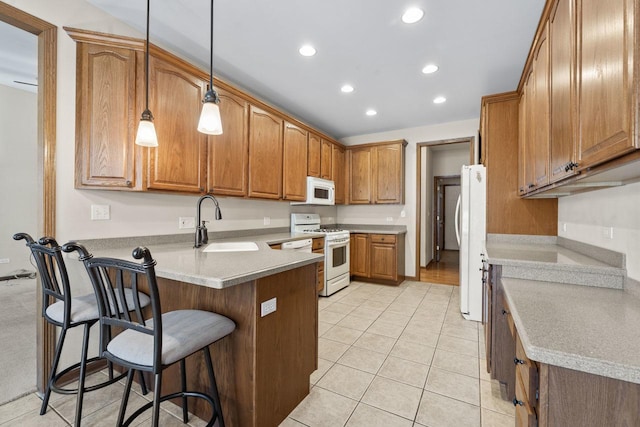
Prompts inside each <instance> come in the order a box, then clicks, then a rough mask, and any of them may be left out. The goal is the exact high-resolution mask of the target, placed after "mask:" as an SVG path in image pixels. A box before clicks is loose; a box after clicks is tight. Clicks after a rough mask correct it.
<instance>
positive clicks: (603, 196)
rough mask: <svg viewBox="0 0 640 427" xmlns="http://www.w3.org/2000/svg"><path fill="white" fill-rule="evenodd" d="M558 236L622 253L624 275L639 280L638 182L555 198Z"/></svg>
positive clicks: (639, 209) (639, 185)
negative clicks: (608, 232) (609, 232)
mask: <svg viewBox="0 0 640 427" xmlns="http://www.w3.org/2000/svg"><path fill="white" fill-rule="evenodd" d="M565 226H566V231H564V227H565ZM609 227H613V239H609V238H607V237H605V236H604V231H605V229H606V228H609ZM558 236H561V237H566V238H568V239H572V240H578V241H580V242H584V243H588V244H591V245H594V246H599V247H603V248H607V249H611V250H614V251H617V252H623V253H625V254H626V256H627V274H628V276H629V277H631V278H632V279H635V280H640V183H635V184H629V185H626V186H623V187H618V188H611V189H606V190H598V191H590V192H587V193H582V194H577V195H574V196H567V197H561V198H559V199H558Z"/></svg>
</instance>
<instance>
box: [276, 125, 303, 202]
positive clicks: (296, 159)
mask: <svg viewBox="0 0 640 427" xmlns="http://www.w3.org/2000/svg"><path fill="white" fill-rule="evenodd" d="M307 134H308V133H307V131H306V130H304V129H301V128H299V127H298V126H295V125H292V124H291V123H285V125H284V149H283V157H282V163H283V164H282V167H283V169H282V197H283V199H285V200H297V201H305V200H306V198H307Z"/></svg>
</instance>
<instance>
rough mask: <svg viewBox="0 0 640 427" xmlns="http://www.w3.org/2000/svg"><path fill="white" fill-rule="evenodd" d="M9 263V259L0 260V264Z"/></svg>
mask: <svg viewBox="0 0 640 427" xmlns="http://www.w3.org/2000/svg"><path fill="white" fill-rule="evenodd" d="M10 262H11V260H10V259H9V258H0V264H9V263H10Z"/></svg>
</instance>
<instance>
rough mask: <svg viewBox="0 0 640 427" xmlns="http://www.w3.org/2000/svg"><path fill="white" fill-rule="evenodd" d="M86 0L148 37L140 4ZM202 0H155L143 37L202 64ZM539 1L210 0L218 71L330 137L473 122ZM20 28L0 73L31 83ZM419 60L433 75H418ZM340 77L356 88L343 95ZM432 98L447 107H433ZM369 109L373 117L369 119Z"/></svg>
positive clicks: (525, 41) (512, 75) (518, 51)
mask: <svg viewBox="0 0 640 427" xmlns="http://www.w3.org/2000/svg"><path fill="white" fill-rule="evenodd" d="M87 1H88V2H89V3H91V4H93V5H95V6H97V7H99V8H101V9H103V10H105V11H106V12H107V13H109V14H111V15H113V16H115V17H116V18H118V19H120V20H122V21H124V22H126V23H128V24H129V25H131V26H132V27H134V28H136V29H138V30H140V31H141V32H142V33H144V31H145V11H146V1H144V0H130V1H126V2H125V1H122V0H87ZM210 5H211V3H210V1H208V0H152V1H151V25H150V27H151V28H150V32H151V42H152V43H156V44H158V45H160V46H163V47H166V48H168V49H169V50H172V51H174V52H176V53H178V54H179V55H181V56H183V57H185V58H186V59H188V60H190V61H192V62H194V63H195V64H197V65H200V66H202V67H203V68H208V61H209V16H210V15H209V13H210V12H209V8H210ZM410 6H419V7H421V8H422V9H423V10H424V11H425V17H424V18H423V19H422V20H421V21H419V22H418V23H415V24H411V25H407V24H404V23H402V21H401V20H400V17H401V15H402V13H403V12H404V10H405V9H406V8H408V7H410ZM543 6H544V0H518V1H514V0H482V1H479V0H440V1H438V0H272V1H264V0H262V1H261V0H216V3H215V23H214V29H215V31H214V39H215V44H214V75H216V76H218V77H221V78H223V79H224V80H226V81H229V82H231V83H234V84H235V85H237V86H240V87H242V88H244V89H246V90H247V91H249V92H251V93H252V94H253V95H255V96H257V97H259V98H262V99H264V100H266V101H267V102H268V103H270V104H273V105H275V106H277V107H280V108H282V109H283V110H285V111H287V112H289V113H291V114H292V115H294V116H295V117H297V118H299V119H301V120H302V121H304V122H306V123H308V124H310V125H312V126H314V127H317V128H319V129H321V130H323V131H325V132H327V133H328V134H330V135H332V136H334V137H336V138H342V137H346V136H354V135H361V134H367V133H373V132H381V131H386V130H394V129H401V128H407V127H414V126H423V125H431V124H437V123H445V122H450V121H456V120H465V119H472V118H477V117H479V115H480V112H479V110H480V97H481V96H483V95H486V94H491V93H498V92H504V91H509V90H514V89H515V88H516V86H517V84H518V80H519V78H520V74H521V72H522V68H523V66H524V61H525V60H526V56H527V53H528V51H529V47H530V45H531V41H532V39H533V35H534V32H535V29H536V26H537V24H538V20H539V17H540V14H541V11H542V8H543ZM88 29H90V28H88ZM0 30H1V29H0ZM20 33H22V37H19V36H15V37H14V36H13V35H12V36H11V37H10V38H7V37H4V36H2V33H0V39H1V40H4V41H5V42H3V43H1V44H0V59H1V60H2V62H1V63H2V66H1V68H2V69H1V72H5V68H7V69H8V70H9V71H15V72H16V73H18V74H19V73H20V72H21V71H22V72H23V73H22V77H19V78H15V79H12V80H20V79H25V80H27V81H35V75H36V74H35V68H36V65H35V63H34V62H33V61H34V59H33V58H34V55H25V56H30V59H29V60H28V62H22V61H24V58H20V59H18V58H17V56H19V55H18V54H20V53H23V52H30V51H32V50H33V49H35V47H34V46H35V45H34V43H35V42H32V44H31V46H30V47H26V46H25V45H23V43H24V41H23V40H24V38H25V34H27V33H25V32H20ZM28 36H29V37H31V38H32V40H35V37H34V36H31V35H28ZM7 40H11V43H10V44H9V46H7V43H6V41H7ZM14 41H15V42H14ZM18 42H19V43H18ZM305 43H311V44H313V45H314V46H315V48H316V49H317V54H316V55H315V56H313V57H310V58H305V57H302V56H300V55H299V54H298V48H299V47H300V46H301V45H302V44H305ZM6 49H9V53H6V52H7V51H6ZM6 55H7V56H6ZM427 63H435V64H437V65H438V66H439V67H440V70H439V71H438V72H436V73H435V74H431V75H425V74H422V72H421V70H422V68H423V67H424V66H425V65H426V64H427ZM27 70H28V71H27ZM345 83H349V84H351V85H353V86H354V87H355V91H354V92H353V93H351V94H344V93H341V92H340V87H341V86H342V85H343V84H345ZM3 84H4V83H3ZM436 96H445V97H446V98H447V102H446V103H444V104H440V105H436V104H434V103H433V102H432V101H433V98H435V97H436ZM369 108H373V109H375V110H377V111H378V114H377V115H376V116H374V117H368V116H366V115H365V111H366V110H367V109H369Z"/></svg>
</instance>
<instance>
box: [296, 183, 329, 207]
mask: <svg viewBox="0 0 640 427" xmlns="http://www.w3.org/2000/svg"><path fill="white" fill-rule="evenodd" d="M335 197H336V185H335V184H334V183H333V181H329V180H328V179H322V178H316V177H313V176H308V177H307V200H306V201H304V202H292V203H291V204H292V205H335V203H336V199H335Z"/></svg>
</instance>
